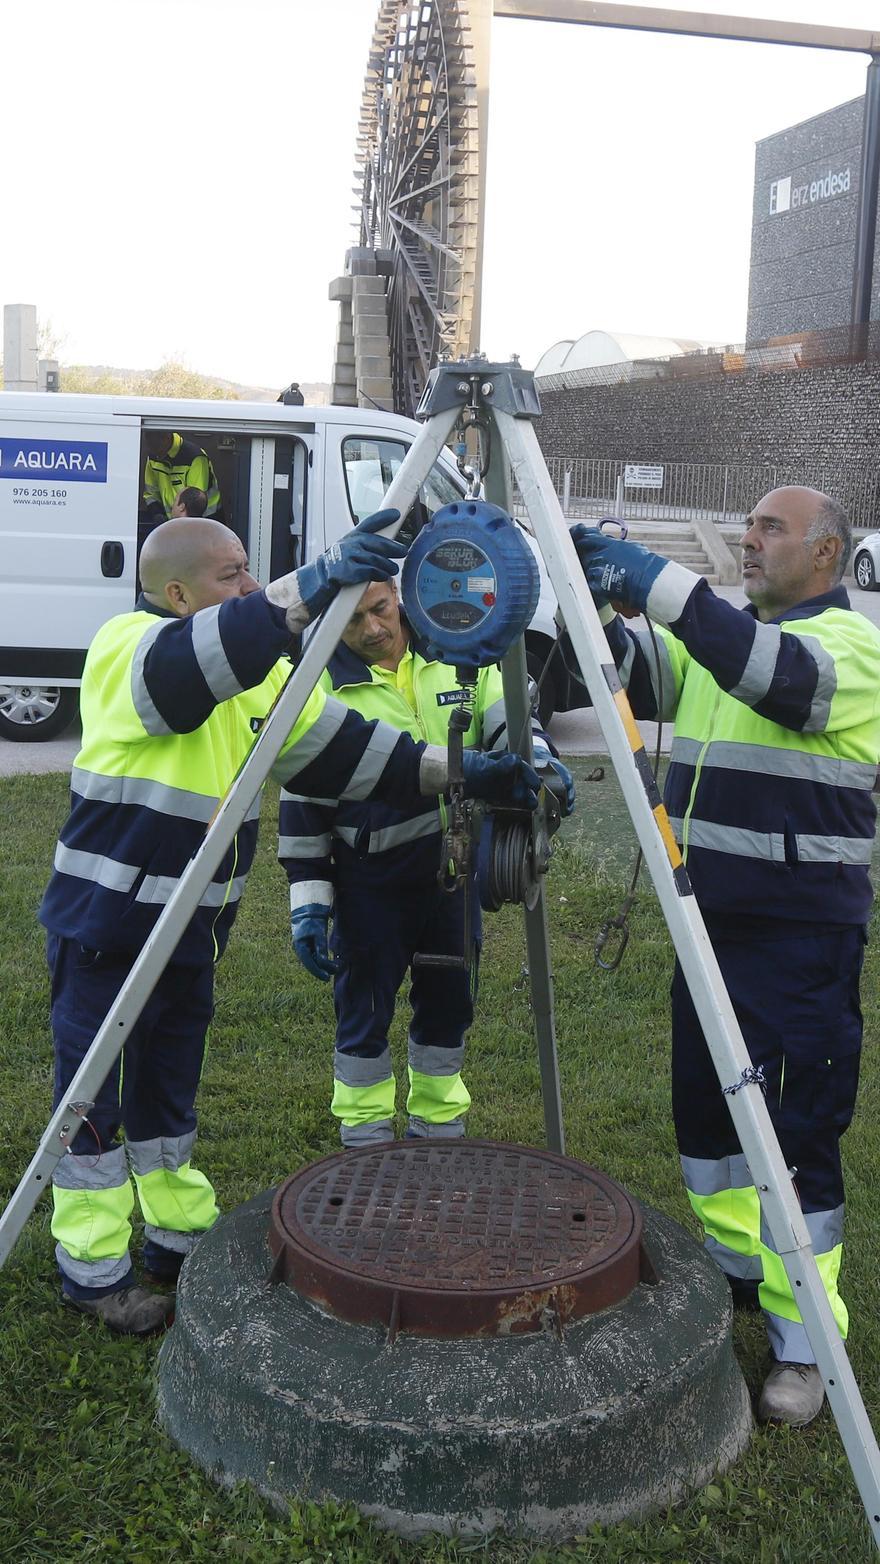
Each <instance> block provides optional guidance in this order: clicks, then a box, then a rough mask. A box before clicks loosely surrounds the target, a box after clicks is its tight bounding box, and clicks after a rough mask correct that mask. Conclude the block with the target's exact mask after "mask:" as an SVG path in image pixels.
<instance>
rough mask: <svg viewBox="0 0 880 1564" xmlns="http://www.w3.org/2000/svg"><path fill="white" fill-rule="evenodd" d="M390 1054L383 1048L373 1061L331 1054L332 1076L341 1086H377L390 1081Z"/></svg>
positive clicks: (336, 1052) (337, 1052)
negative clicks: (381, 1082)
mask: <svg viewBox="0 0 880 1564" xmlns="http://www.w3.org/2000/svg"><path fill="white" fill-rule="evenodd" d="M391 1074H392V1071H391V1054H390V1053H389V1051H388V1049H387V1048H383V1049H382V1052H381V1053H380V1054H377V1055H376V1057H375V1059H361V1058H359V1057H358V1055H357V1054H344V1053H340V1051H339V1049H338V1048H336V1049H334V1052H333V1075H334V1078H335V1080H337V1081H341V1082H342V1085H343V1086H354V1087H358V1086H377V1085H378V1084H379V1082H380V1081H388V1080H390V1079H391Z"/></svg>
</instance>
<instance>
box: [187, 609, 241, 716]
mask: <svg viewBox="0 0 880 1564" xmlns="http://www.w3.org/2000/svg"><path fill="white" fill-rule="evenodd" d="M221 607H222V604H220V603H215V604H214V606H213V607H212V608H200V609H199V611H198V613H197V614H193V616H192V620H191V623H192V648H193V652H194V653H195V659H196V662H197V663H198V665H199V668H200V669H201V673H202V678H203V679H204V681H205V683H206V684H207V686H208V689H209V690H210V691H211V694H212V695H213V697H214V699H215V701H228V700H230V699H231V697H232V696H233V695H241V693H242V690H243V689H244V685H243V684H240V683H239V681H238V679H237V678H236V677H235V674H234V673H233V671H232V668H231V666H230V663H229V658H228V657H227V655H226V652H225V651H224V649H223V642H222V640H221V637H220V609H221Z"/></svg>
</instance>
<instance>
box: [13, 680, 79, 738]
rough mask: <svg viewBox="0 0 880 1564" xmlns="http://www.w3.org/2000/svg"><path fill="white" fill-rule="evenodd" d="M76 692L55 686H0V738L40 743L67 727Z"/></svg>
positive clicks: (76, 701)
mask: <svg viewBox="0 0 880 1564" xmlns="http://www.w3.org/2000/svg"><path fill="white" fill-rule="evenodd" d="M78 709H79V691H78V690H71V689H67V688H66V687H64V688H62V687H61V686H60V685H57V684H0V738H4V739H11V741H12V743H13V744H40V743H42V742H43V740H44V739H54V738H57V736H58V734H59V733H63V732H64V729H65V728H69V727H70V724H71V723H72V721H73V719H74V717H75V716H76V714H77V711H78Z"/></svg>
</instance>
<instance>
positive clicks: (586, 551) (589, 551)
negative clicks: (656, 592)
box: [571, 522, 669, 613]
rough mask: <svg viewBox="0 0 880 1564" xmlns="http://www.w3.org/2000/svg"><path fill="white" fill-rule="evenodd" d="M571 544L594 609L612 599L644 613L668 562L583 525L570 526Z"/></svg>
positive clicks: (638, 547)
mask: <svg viewBox="0 0 880 1564" xmlns="http://www.w3.org/2000/svg"><path fill="white" fill-rule="evenodd" d="M571 541H572V543H573V544H574V546H575V548H576V549H577V555H578V559H579V560H580V562H581V569H582V570H583V572H584V575H585V576H586V578H587V586H588V587H589V589H590V592H591V593H592V596H593V601H594V603H595V604H596V607H597V608H601V607H602V606H603V605H604V604H605V603H607V602H608V601H609V600H610V599H612V598H613V599H614V601H615V602H618V603H626V604H627V605H628V606H629V607H630V608H635V609H637V610H638V611H639V613H644V612H645V609H646V607H647V603H648V595H649V593H650V591H651V588H652V586H653V585H654V582H655V581H656V580H657V577H658V576H659V574H660V572H661V570H665V569H666V566H667V565H668V563H669V561H668V560H667V559H663V558H662V557H661V556H660V555H659V554H652V553H651V551H650V549H646V548H643V547H642V545H641V543H622V542H621V541H620V539H619V538H608V537H606V536H605V534H604V532H599V531H598V530H597V529H596V528H595V527H587V526H585V525H584V523H583V522H579V523H578V525H577V526H576V527H572V529H571Z"/></svg>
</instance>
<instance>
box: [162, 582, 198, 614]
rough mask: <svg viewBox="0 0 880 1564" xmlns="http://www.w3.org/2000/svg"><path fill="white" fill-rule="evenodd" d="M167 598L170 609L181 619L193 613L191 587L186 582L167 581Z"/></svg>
mask: <svg viewBox="0 0 880 1564" xmlns="http://www.w3.org/2000/svg"><path fill="white" fill-rule="evenodd" d="M165 598H166V601H167V603H168V607H169V608H170V609H172V610H173V612H174V613H175V614H179V615H180V618H181V619H185V618H186V617H187V615H188V614H191V613H192V606H191V603H190V592H189V587H188V586H187V584H186V582H185V581H166V583H165Z"/></svg>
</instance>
